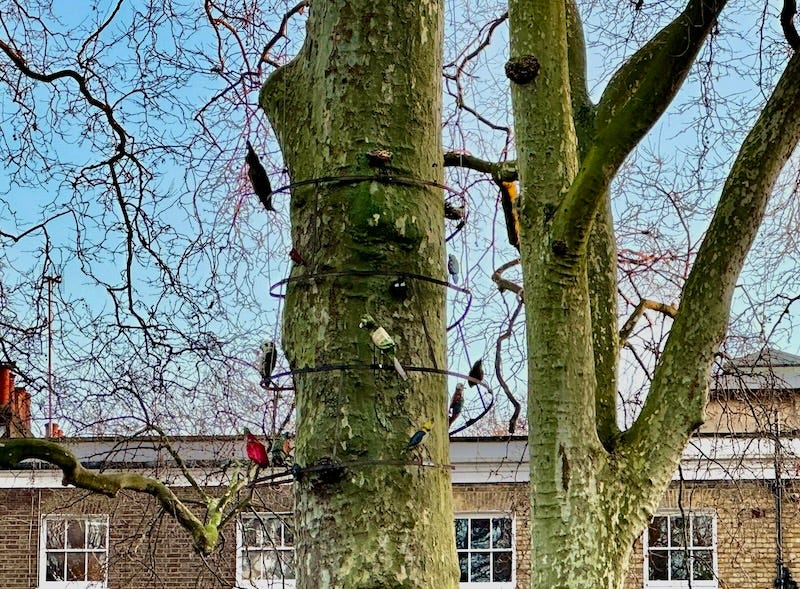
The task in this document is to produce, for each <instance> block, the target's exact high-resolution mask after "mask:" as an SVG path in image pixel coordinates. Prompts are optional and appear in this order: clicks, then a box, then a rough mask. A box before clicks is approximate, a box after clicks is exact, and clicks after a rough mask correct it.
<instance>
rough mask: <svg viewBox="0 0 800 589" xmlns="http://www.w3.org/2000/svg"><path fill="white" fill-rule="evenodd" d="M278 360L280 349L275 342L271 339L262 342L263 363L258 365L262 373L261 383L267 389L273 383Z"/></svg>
mask: <svg viewBox="0 0 800 589" xmlns="http://www.w3.org/2000/svg"><path fill="white" fill-rule="evenodd" d="M277 361H278V349H277V348H276V347H275V344H274V343H273V342H270V341H266V342H264V343H263V344H261V364H260V365H259V367H258V371H259V372H260V373H261V382H260V383H259V384H260V385H261V386H262V387H263V388H265V389H268V388H269V387H270V385H271V384H272V373H273V372H275V363H276V362H277Z"/></svg>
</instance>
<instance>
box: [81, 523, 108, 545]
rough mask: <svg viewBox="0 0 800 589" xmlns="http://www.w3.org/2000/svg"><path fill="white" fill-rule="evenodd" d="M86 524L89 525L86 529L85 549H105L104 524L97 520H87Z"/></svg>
mask: <svg viewBox="0 0 800 589" xmlns="http://www.w3.org/2000/svg"><path fill="white" fill-rule="evenodd" d="M88 523H89V525H88V527H87V529H86V546H87V548H105V547H106V522H104V521H98V520H89V522H88Z"/></svg>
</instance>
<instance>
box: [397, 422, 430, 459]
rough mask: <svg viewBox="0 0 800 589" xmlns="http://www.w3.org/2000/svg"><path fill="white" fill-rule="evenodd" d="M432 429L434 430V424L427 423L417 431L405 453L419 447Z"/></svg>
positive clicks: (410, 439) (409, 440)
mask: <svg viewBox="0 0 800 589" xmlns="http://www.w3.org/2000/svg"><path fill="white" fill-rule="evenodd" d="M432 428H433V423H431V422H430V421H426V422H425V423H423V424H422V427H421V428H419V429H418V430H417V431H415V432H414V433H413V434H412V435H411V437H410V438H409V439H408V443H407V444H406V447H405V449H404V451H405V452H408V451H409V450H411V449H412V448H416V447H417V446H419V445H420V443H421V442H422V438H424V437H425V434H427V433H428V432H429V431H431V429H432Z"/></svg>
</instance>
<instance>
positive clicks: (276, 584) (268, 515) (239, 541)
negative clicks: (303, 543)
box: [236, 512, 295, 589]
mask: <svg viewBox="0 0 800 589" xmlns="http://www.w3.org/2000/svg"><path fill="white" fill-rule="evenodd" d="M292 517H293V516H292V514H291V513H272V512H265V513H262V512H259V513H252V512H250V513H247V512H245V513H242V514H241V515H240V517H239V519H237V521H236V587H237V588H241V589H294V587H295V579H284V578H273V579H258V580H255V581H254V580H252V579H244V578H243V577H242V566H243V558H242V554H243V551H244V534H243V531H244V525H243V521H242V520H243V519H252V518H262V519H264V520H268V519H270V520H279V521H280V522H281V526H282V527H283V526H285V525H286V524H285V520H287V519H289V520H291V519H292ZM276 549H281V550H288V549H291V550H292V552H294V544H292V545H291V546H288V545H285V544H284V543H283V539H281V544H280V546H276Z"/></svg>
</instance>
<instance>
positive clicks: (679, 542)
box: [670, 516, 686, 546]
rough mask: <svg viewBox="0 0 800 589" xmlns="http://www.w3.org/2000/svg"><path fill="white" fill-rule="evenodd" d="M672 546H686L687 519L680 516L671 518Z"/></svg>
mask: <svg viewBox="0 0 800 589" xmlns="http://www.w3.org/2000/svg"><path fill="white" fill-rule="evenodd" d="M670 523H671V524H672V530H671V531H670V532H671V533H670V540H671V541H672V542H671V544H670V546H686V520H685V519H684V518H682V517H680V516H678V517H672V518H670Z"/></svg>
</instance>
